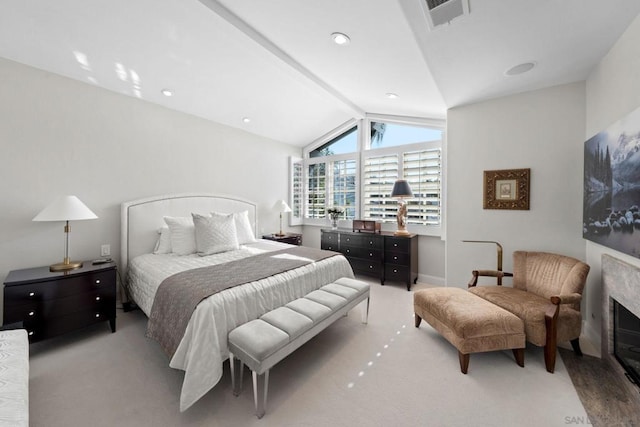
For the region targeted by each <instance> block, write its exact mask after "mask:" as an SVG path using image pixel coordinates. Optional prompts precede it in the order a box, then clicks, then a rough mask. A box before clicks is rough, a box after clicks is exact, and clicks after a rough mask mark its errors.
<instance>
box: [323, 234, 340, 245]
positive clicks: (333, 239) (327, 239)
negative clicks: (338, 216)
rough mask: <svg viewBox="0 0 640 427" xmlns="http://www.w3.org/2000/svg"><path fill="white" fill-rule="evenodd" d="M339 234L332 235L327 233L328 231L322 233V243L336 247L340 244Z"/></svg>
mask: <svg viewBox="0 0 640 427" xmlns="http://www.w3.org/2000/svg"><path fill="white" fill-rule="evenodd" d="M338 236H339V234H338V233H331V232H327V231H323V232H322V236H321V237H320V241H321V242H322V243H327V244H331V243H333V244H334V245H337V244H338Z"/></svg>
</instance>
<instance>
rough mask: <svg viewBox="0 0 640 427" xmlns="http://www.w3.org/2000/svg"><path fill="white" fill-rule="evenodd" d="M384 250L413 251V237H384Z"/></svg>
mask: <svg viewBox="0 0 640 427" xmlns="http://www.w3.org/2000/svg"><path fill="white" fill-rule="evenodd" d="M384 250H385V251H392V252H406V253H409V252H410V251H411V239H407V238H405V237H387V238H385V239H384Z"/></svg>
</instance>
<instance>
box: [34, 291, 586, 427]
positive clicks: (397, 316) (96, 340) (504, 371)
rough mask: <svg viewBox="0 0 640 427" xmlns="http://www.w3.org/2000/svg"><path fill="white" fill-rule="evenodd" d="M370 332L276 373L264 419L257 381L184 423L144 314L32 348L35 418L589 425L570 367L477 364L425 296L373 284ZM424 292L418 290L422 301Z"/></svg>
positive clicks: (355, 331) (342, 326)
mask: <svg viewBox="0 0 640 427" xmlns="http://www.w3.org/2000/svg"><path fill="white" fill-rule="evenodd" d="M371 284H372V288H371V292H372V297H371V311H370V315H369V324H368V325H363V324H362V323H360V319H361V316H360V310H361V307H357V308H356V309H355V310H354V311H353V312H352V313H351V314H350V315H349V316H348V317H345V318H343V319H340V320H338V321H337V322H336V323H335V324H334V325H332V326H331V327H329V328H328V329H326V330H325V331H324V332H323V333H321V334H320V335H318V336H317V337H316V338H314V339H313V340H311V341H310V342H309V343H307V344H305V345H304V346H303V347H302V348H300V349H299V350H297V351H296V352H294V353H293V354H292V355H291V356H289V357H288V358H287V359H285V360H283V361H282V362H280V363H279V364H278V365H276V366H275V367H274V368H273V369H272V371H271V378H270V389H269V400H268V406H267V413H266V415H265V417H264V418H263V419H261V420H258V419H256V417H255V416H254V415H253V411H254V406H253V395H252V389H251V382H250V379H251V376H250V375H249V372H248V371H247V372H246V373H245V383H244V392H243V394H242V395H240V396H239V397H237V398H236V397H234V396H233V394H232V393H231V385H230V377H229V372H228V365H225V375H224V377H223V379H222V381H221V382H220V383H219V384H218V385H217V386H216V388H214V389H213V390H212V391H211V392H209V393H208V394H207V395H206V396H205V397H204V398H202V399H201V400H200V401H199V402H198V403H196V404H195V405H194V406H193V407H192V408H190V409H189V410H187V411H186V412H185V413H180V412H179V409H178V408H179V403H178V397H179V394H180V393H179V392H180V385H181V382H182V376H183V375H182V372H181V371H176V370H174V369H171V368H169V366H168V359H167V357H166V356H165V355H164V353H163V352H162V351H161V350H160V348H159V346H158V345H157V344H156V343H155V342H153V341H150V340H148V339H146V338H145V337H144V331H145V327H146V317H145V316H144V314H143V313H141V312H140V311H134V312H130V313H123V312H122V311H121V310H119V311H118V321H117V327H118V330H117V332H116V333H115V334H111V333H109V328H108V326H107V323H105V324H103V325H96V326H95V327H91V328H88V329H86V330H83V331H80V332H78V333H73V334H68V335H65V336H62V337H59V338H57V339H52V340H49V341H45V342H42V343H37V344H33V345H32V346H31V360H30V362H31V377H30V417H31V425H32V426H34V427H37V426H88V425H92V426H114V425H118V426H183V425H184V426H192V425H193V426H198V425H207V426H252V425H256V426H332V427H338V426H469V425H473V426H514V425H518V426H542V425H544V426H565V425H567V424H576V423H580V421H582V422H581V423H582V424H587V423H588V421H587V415H586V412H585V410H584V408H583V407H582V404H581V403H580V400H579V398H578V395H577V394H576V391H575V389H574V387H573V385H572V383H571V380H570V378H569V376H568V374H567V370H566V368H565V366H564V364H563V363H562V359H561V358H560V357H559V356H558V358H557V362H556V372H555V373H554V374H549V373H547V372H546V370H545V368H544V361H543V354H542V349H540V348H537V347H532V346H531V347H528V348H527V350H526V352H525V367H524V368H521V367H519V366H518V365H517V364H516V363H515V361H514V359H513V354H512V352H511V351H503V352H492V353H482V354H473V355H471V362H470V364H469V373H468V374H467V375H463V374H462V373H461V372H460V366H459V362H458V355H457V351H456V349H455V348H454V347H453V346H451V345H450V344H449V343H448V342H447V341H445V340H444V339H443V338H442V337H440V336H439V335H438V334H437V333H436V332H435V331H434V330H433V329H432V328H431V327H430V326H429V325H428V324H426V323H425V322H424V321H423V322H422V325H421V326H420V328H418V329H416V328H415V327H414V326H413V325H414V323H413V306H412V304H413V292H407V290H406V287H404V286H403V285H400V284H398V285H392V284H387V285H386V286H380V285H379V283H377V282H374V281H372V282H371ZM421 287H424V286H420V285H418V286H415V287H414V290H415V289H420V288H421Z"/></svg>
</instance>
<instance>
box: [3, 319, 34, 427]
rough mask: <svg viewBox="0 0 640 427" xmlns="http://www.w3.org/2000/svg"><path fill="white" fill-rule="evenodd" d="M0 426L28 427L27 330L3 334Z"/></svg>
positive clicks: (8, 331)
mask: <svg viewBox="0 0 640 427" xmlns="http://www.w3.org/2000/svg"><path fill="white" fill-rule="evenodd" d="M0 425H7V426H9V425H10V426H16V427H17V426H25V427H26V426H28V425H29V340H28V339H27V331H26V330H24V329H15V330H6V331H0Z"/></svg>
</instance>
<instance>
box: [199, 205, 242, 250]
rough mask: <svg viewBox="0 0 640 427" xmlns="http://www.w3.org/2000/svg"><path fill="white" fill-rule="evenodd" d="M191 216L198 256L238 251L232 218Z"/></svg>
mask: <svg viewBox="0 0 640 427" xmlns="http://www.w3.org/2000/svg"><path fill="white" fill-rule="evenodd" d="M191 215H192V216H193V224H194V226H195V236H196V252H197V253H198V255H200V256H206V255H213V254H217V253H220V252H226V251H233V250H236V249H238V247H239V245H238V237H237V234H236V224H235V221H234V220H233V217H232V216H204V215H198V214H191Z"/></svg>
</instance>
